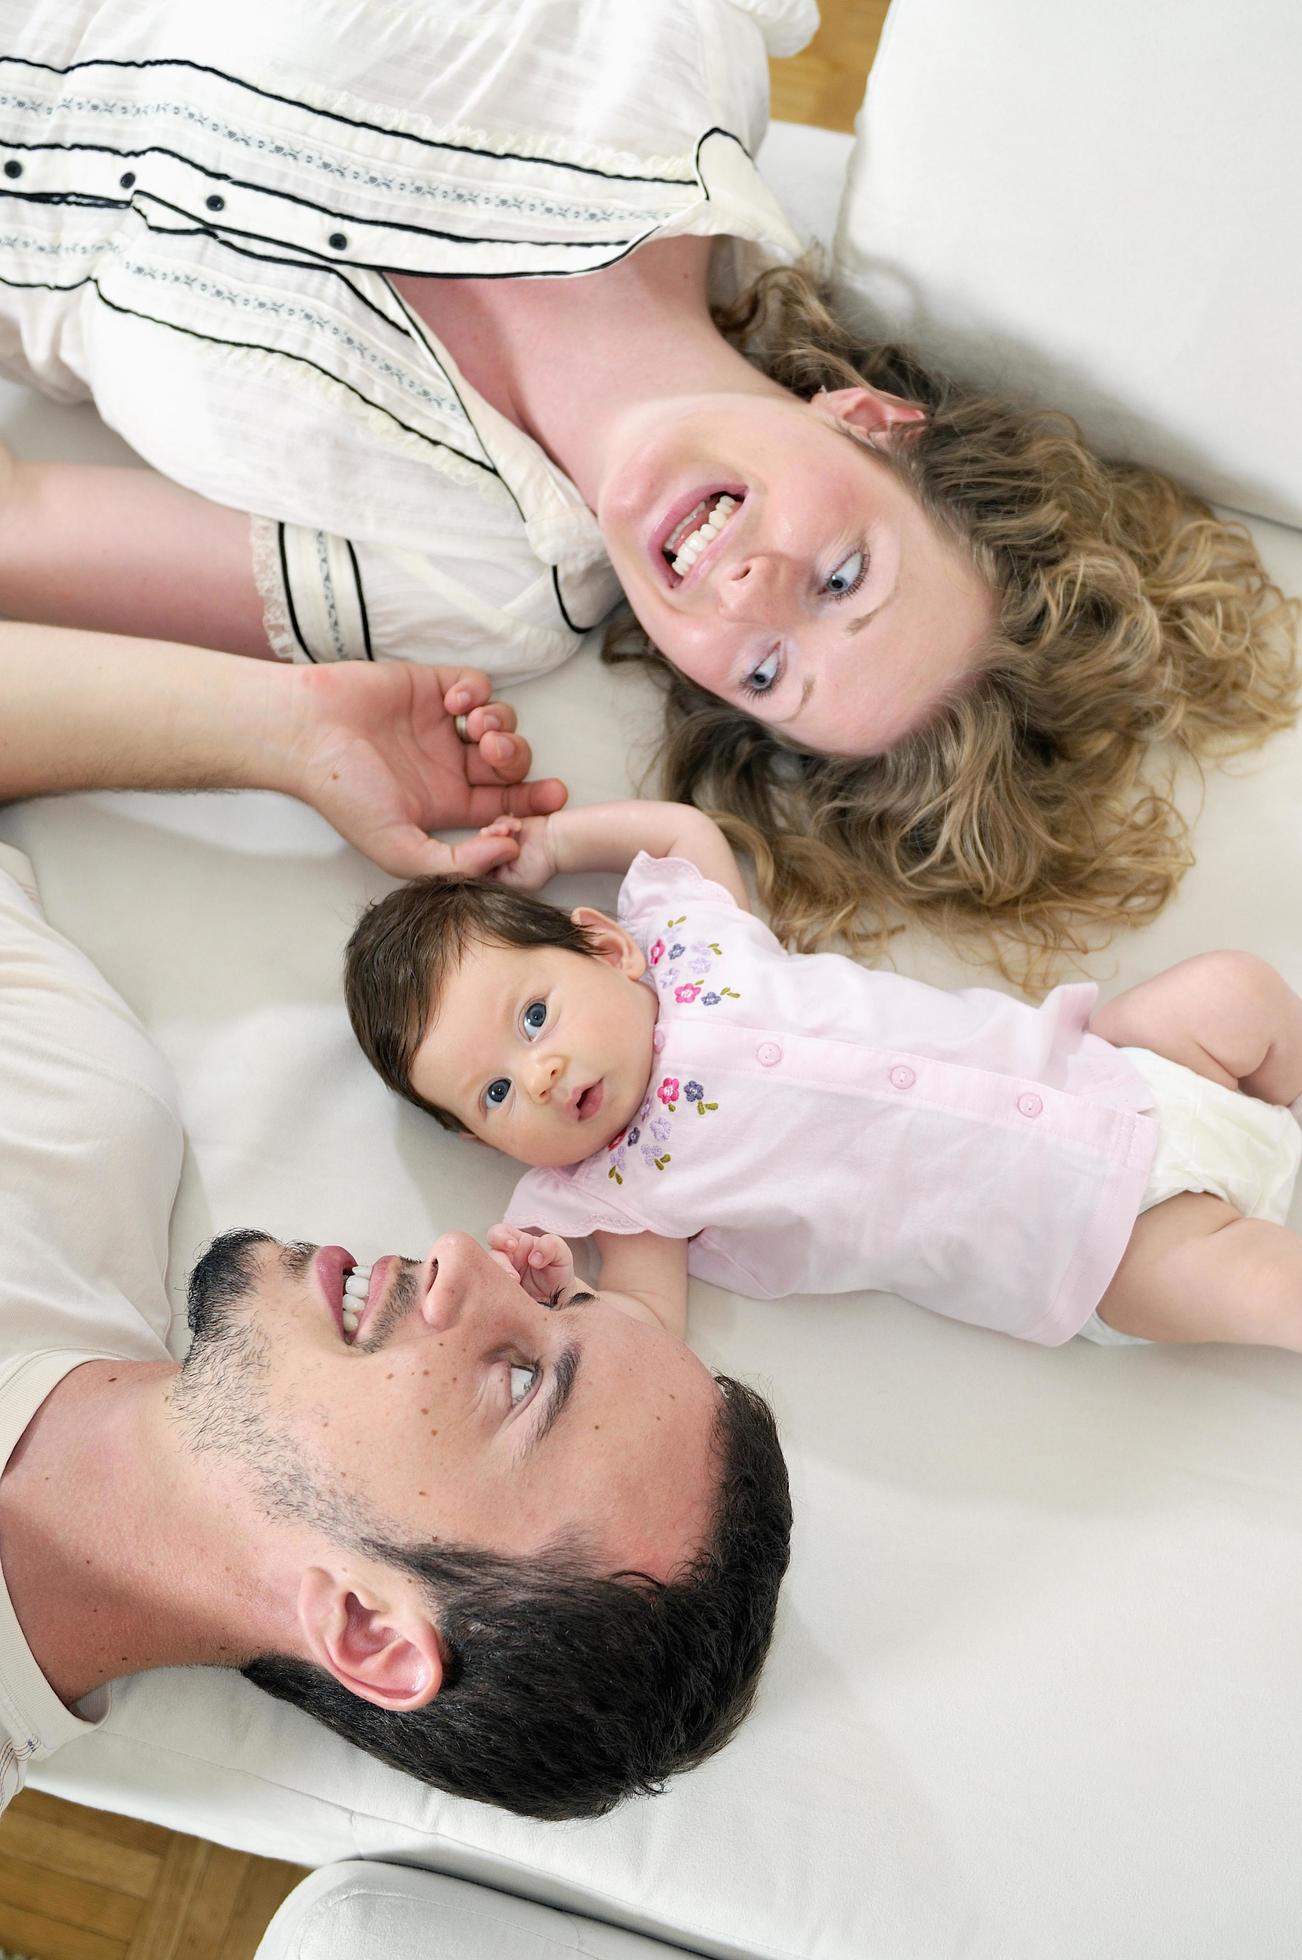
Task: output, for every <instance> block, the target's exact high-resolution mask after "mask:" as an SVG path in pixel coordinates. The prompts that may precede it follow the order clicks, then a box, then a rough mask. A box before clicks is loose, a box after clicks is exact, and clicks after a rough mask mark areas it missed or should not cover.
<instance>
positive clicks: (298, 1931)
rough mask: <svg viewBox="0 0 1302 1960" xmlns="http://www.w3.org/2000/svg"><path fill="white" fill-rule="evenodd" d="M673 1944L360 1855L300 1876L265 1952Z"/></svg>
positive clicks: (396, 1955)
mask: <svg viewBox="0 0 1302 1960" xmlns="http://www.w3.org/2000/svg"><path fill="white" fill-rule="evenodd" d="M679 1950H680V1951H681V1949H679ZM669 1951H670V1949H668V1948H666V1947H664V1946H663V1945H661V1943H660V1941H659V1940H647V1939H643V1938H642V1937H641V1936H640V1935H639V1934H637V1933H623V1932H621V1931H620V1930H619V1928H618V1927H615V1926H602V1925H600V1924H598V1923H597V1921H595V1920H592V1919H576V1918H575V1917H574V1916H573V1915H572V1914H570V1913H563V1912H557V1911H555V1909H554V1908H553V1907H551V1906H536V1905H532V1904H530V1903H529V1902H528V1901H526V1900H524V1899H512V1898H508V1897H507V1896H506V1894H505V1893H502V1892H494V1891H490V1890H489V1888H488V1887H487V1886H483V1885H466V1884H464V1883H463V1882H462V1881H461V1880H460V1879H456V1878H441V1877H439V1876H437V1875H436V1874H435V1873H434V1872H423V1871H413V1870H412V1869H411V1868H410V1867H409V1866H404V1865H380V1864H360V1863H355V1862H354V1863H350V1864H344V1865H331V1866H328V1867H326V1868H325V1869H324V1870H322V1871H317V1872H313V1874H312V1876H311V1877H310V1878H305V1879H304V1880H303V1883H302V1884H301V1885H298V1886H295V1888H294V1890H293V1891H292V1892H291V1893H290V1895H289V1897H288V1898H287V1899H286V1900H285V1903H284V1904H283V1905H282V1906H281V1908H280V1911H279V1912H278V1913H277V1914H276V1916H275V1918H274V1919H273V1920H272V1922H271V1924H270V1926H268V1928H267V1931H266V1934H265V1935H264V1937H263V1940H262V1943H261V1945H260V1946H259V1948H258V1951H257V1954H256V1956H255V1960H367V1956H369V1955H372V1954H374V1955H377V1956H378V1955H380V1954H383V1956H384V1960H666V1956H667V1954H668V1952H669Z"/></svg>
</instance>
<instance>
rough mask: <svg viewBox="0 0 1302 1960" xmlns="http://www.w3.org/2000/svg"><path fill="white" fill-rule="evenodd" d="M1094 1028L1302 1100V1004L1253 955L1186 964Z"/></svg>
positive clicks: (1121, 998) (1239, 1085)
mask: <svg viewBox="0 0 1302 1960" xmlns="http://www.w3.org/2000/svg"><path fill="white" fill-rule="evenodd" d="M1090 1026H1091V1028H1092V1029H1093V1030H1094V1032H1095V1034H1100V1035H1102V1036H1103V1038H1104V1040H1105V1041H1110V1042H1112V1044H1113V1046H1114V1047H1117V1048H1151V1049H1152V1050H1153V1052H1154V1053H1155V1054H1158V1055H1165V1056H1166V1057H1167V1059H1168V1060H1169V1061H1173V1062H1183V1063H1184V1066H1185V1067H1186V1068H1191V1069H1194V1070H1195V1071H1196V1072H1197V1073H1198V1074H1199V1075H1206V1076H1210V1078H1211V1080H1212V1081H1213V1082H1219V1083H1221V1084H1222V1085H1223V1086H1224V1087H1225V1088H1227V1089H1246V1090H1247V1092H1248V1094H1249V1095H1250V1096H1259V1097H1260V1098H1261V1099H1262V1101H1263V1102H1273V1103H1291V1102H1295V1101H1296V1100H1297V1098H1298V1096H1300V1095H1302V1000H1300V999H1299V998H1298V996H1297V995H1296V994H1295V993H1294V992H1293V989H1292V988H1291V987H1290V986H1289V985H1288V983H1287V982H1286V981H1285V980H1283V979H1282V978H1281V977H1280V975H1279V974H1278V973H1276V971H1275V969H1274V967H1273V966H1268V965H1267V964H1266V962H1265V960H1259V959H1258V958H1257V957H1256V955H1255V954H1253V953H1200V954H1199V955H1198V956H1197V958H1195V959H1191V960H1182V961H1181V962H1180V964H1179V966H1172V967H1168V968H1167V971H1166V972H1165V973H1159V974H1157V975H1155V977H1154V978H1153V979H1152V980H1145V981H1143V982H1142V983H1141V984H1140V985H1139V986H1138V987H1131V988H1129V989H1128V990H1127V992H1125V993H1124V994H1118V995H1117V997H1116V999H1115V1000H1110V1001H1108V1002H1106V1004H1105V1005H1104V1006H1102V1007H1100V1008H1099V1010H1098V1012H1097V1013H1096V1014H1095V1015H1094V1017H1093V1019H1092V1021H1091V1022H1090ZM1218 1338H1219V1337H1218Z"/></svg>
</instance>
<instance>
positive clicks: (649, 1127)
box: [606, 1075, 719, 1184]
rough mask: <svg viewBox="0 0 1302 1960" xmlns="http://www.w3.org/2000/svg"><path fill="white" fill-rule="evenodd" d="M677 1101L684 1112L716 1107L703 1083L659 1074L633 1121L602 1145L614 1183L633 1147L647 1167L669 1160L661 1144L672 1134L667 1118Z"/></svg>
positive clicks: (675, 1110)
mask: <svg viewBox="0 0 1302 1960" xmlns="http://www.w3.org/2000/svg"><path fill="white" fill-rule="evenodd" d="M679 1103H682V1105H683V1109H684V1113H685V1112H686V1111H687V1110H688V1109H695V1111H696V1114H697V1115H698V1116H705V1115H707V1114H708V1113H709V1112H710V1111H711V1110H715V1109H717V1108H718V1107H719V1105H718V1103H717V1102H711V1101H709V1100H708V1099H707V1096H706V1092H705V1084H704V1083H703V1082H697V1081H696V1080H692V1081H691V1082H686V1083H684V1082H681V1081H680V1080H679V1078H678V1077H677V1076H676V1075H665V1076H662V1077H661V1078H660V1080H659V1082H657V1084H656V1085H655V1088H654V1089H652V1090H649V1091H648V1093H647V1098H646V1101H645V1102H644V1103H643V1104H642V1107H641V1109H640V1110H639V1111H638V1115H637V1121H636V1122H635V1123H630V1124H629V1126H628V1128H627V1129H626V1130H621V1131H620V1133H619V1135H618V1136H617V1137H612V1138H611V1140H610V1142H609V1143H608V1144H607V1145H606V1149H607V1151H608V1152H609V1153H610V1163H609V1164H608V1165H607V1167H606V1176H607V1177H609V1178H613V1179H614V1181H615V1183H616V1184H622V1183H623V1182H624V1172H625V1170H626V1169H627V1168H628V1154H629V1152H630V1150H634V1149H636V1150H637V1153H638V1155H639V1157H641V1159H642V1161H643V1163H644V1164H645V1165H646V1166H647V1168H648V1170H653V1171H662V1170H663V1169H664V1167H665V1165H666V1164H671V1163H672V1162H673V1154H672V1152H671V1151H668V1150H666V1149H665V1147H664V1146H665V1145H666V1144H667V1143H668V1142H669V1139H670V1137H671V1136H672V1135H673V1128H674V1126H673V1123H672V1121H671V1120H670V1119H671V1118H672V1117H674V1116H676V1115H677V1114H678V1105H679ZM657 1104H659V1105H660V1106H661V1107H660V1110H659V1111H658V1112H657V1113H656V1114H654V1115H653V1114H652V1112H653V1111H654V1110H656V1105H657Z"/></svg>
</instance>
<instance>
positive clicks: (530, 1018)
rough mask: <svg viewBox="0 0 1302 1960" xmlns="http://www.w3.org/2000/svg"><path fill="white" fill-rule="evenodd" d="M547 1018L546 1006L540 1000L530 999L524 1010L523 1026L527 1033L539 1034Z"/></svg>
mask: <svg viewBox="0 0 1302 1960" xmlns="http://www.w3.org/2000/svg"><path fill="white" fill-rule="evenodd" d="M546 1019H547V1008H546V1005H545V1003H544V1002H542V1001H540V1000H535V1001H531V1002H530V1003H529V1005H528V1007H526V1008H525V1010H524V1026H525V1032H526V1033H527V1034H541V1033H542V1030H543V1025H544V1023H545V1022H546Z"/></svg>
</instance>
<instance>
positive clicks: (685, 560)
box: [665, 491, 740, 578]
mask: <svg viewBox="0 0 1302 1960" xmlns="http://www.w3.org/2000/svg"><path fill="white" fill-rule="evenodd" d="M739 501H740V500H739V499H738V498H736V497H730V496H728V494H727V492H726V491H725V492H724V494H723V496H721V497H718V498H716V499H715V503H714V509H713V510H710V508H709V501H708V499H707V501H706V502H705V503H703V504H698V505H697V506H696V510H692V511H689V512H688V513H687V516H686V517H685V518H684V519H683V524H690V523H691V521H692V519H693V518H694V517H695V516H696V511H698V510H699V511H706V512H707V513H708V515H707V516H706V519H705V522H704V523H703V524H698V525H697V527H696V529H695V530H694V531H689V532H688V533H687V535H686V537H682V536H680V535H679V533H680V532H681V531H682V528H683V525H682V524H680V525H679V526H678V527H677V529H676V530H675V532H674V534H673V539H672V541H669V542H666V544H665V557H666V558H669V553H670V551H671V550H672V551H673V552H674V553H675V555H674V557H672V558H669V563H670V564H671V565H672V566H673V568H674V570H675V571H676V572H677V574H678V576H679V578H686V576H687V574H688V572H690V571H691V569H692V566H693V565H694V564H695V563H696V561H697V559H698V558H699V557H700V555H701V553H702V552H703V551H704V550H705V547H706V545H707V544H710V543H712V542H713V540H714V539H715V538H717V537H718V535H719V533H720V531H721V530H722V529H723V527H724V525H725V524H726V523H727V522H728V519H729V518H730V517H731V516H732V513H733V512H734V511H735V510H736V509H737V506H738V503H739Z"/></svg>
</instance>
